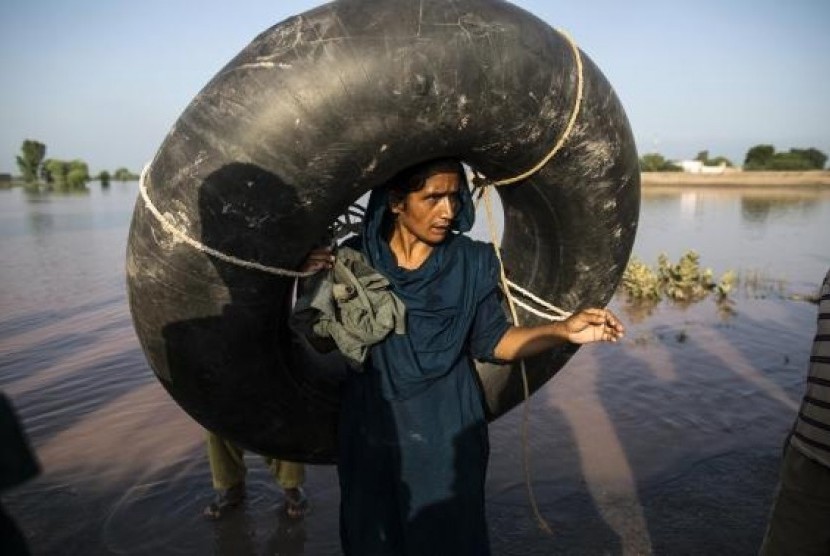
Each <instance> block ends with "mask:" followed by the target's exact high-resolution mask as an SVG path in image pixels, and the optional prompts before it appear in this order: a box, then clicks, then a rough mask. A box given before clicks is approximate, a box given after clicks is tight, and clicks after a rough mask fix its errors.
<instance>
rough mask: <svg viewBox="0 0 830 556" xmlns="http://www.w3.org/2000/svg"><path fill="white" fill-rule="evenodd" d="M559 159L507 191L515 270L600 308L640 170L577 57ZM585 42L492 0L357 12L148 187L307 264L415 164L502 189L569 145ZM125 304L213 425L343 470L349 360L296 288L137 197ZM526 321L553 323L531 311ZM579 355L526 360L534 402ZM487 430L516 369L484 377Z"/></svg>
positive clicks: (337, 5) (227, 236)
mask: <svg viewBox="0 0 830 556" xmlns="http://www.w3.org/2000/svg"><path fill="white" fill-rule="evenodd" d="M583 63H584V72H583V73H584V98H583V101H582V108H581V112H580V115H579V118H578V120H577V122H576V125H575V127H574V129H573V132H572V133H571V135H570V136H569V138H568V141H567V142H566V143H565V146H564V148H563V149H562V150H561V151H560V152H559V153H558V154H557V155H556V156H555V157H554V158H553V159H552V160H551V161H550V162H549V163H548V164H547V165H546V166H544V167H543V168H542V169H541V170H540V171H539V172H538V173H536V174H535V175H534V176H533V177H532V178H530V179H528V180H526V181H525V182H523V183H520V184H516V185H513V186H506V187H502V188H500V189H499V194H500V195H501V200H502V204H503V206H504V212H505V234H504V245H503V246H504V253H505V263H506V266H507V268H508V269H509V272H510V277H511V279H512V280H514V281H515V282H517V283H519V284H521V285H523V286H524V287H527V288H528V289H530V290H532V291H534V292H535V293H537V294H538V295H540V296H541V297H543V298H545V299H548V300H550V301H552V302H554V303H556V304H557V305H559V306H561V307H564V308H567V309H571V310H573V309H576V308H579V307H584V306H588V305H604V304H605V303H607V301H608V300H609V299H610V297H611V295H612V294H613V291H614V289H615V287H616V285H617V283H618V281H619V279H620V277H621V275H622V272H623V270H624V267H625V264H626V262H627V260H628V257H629V254H630V250H631V247H632V244H633V242H634V236H635V232H636V227H637V218H638V211H639V168H638V160H637V153H636V149H635V146H634V141H633V137H632V134H631V130H630V127H629V124H628V121H627V119H626V117H625V113H624V111H623V109H622V107H621V105H620V103H619V100H618V99H617V97H616V95H615V94H614V92H613V90H612V88H611V86H610V85H609V83H608V82H607V81H606V79H605V78H604V77H603V75H602V74H601V72H600V71H599V70H598V69H597V67H596V66H595V65H594V64H593V63H592V62H591V61H590V60H589V59H588V58H587V56H585V55H584V54H583ZM577 73H578V72H577V71H576V65H575V62H574V57H573V54H572V52H571V47H570V45H569V43H568V42H567V41H566V40H565V39H563V37H562V36H561V35H559V34H558V33H557V32H556V31H554V30H553V29H552V28H551V27H549V26H548V25H547V24H546V23H544V22H542V21H540V20H539V19H537V18H535V17H534V16H532V15H531V14H529V13H527V12H525V11H523V10H521V9H519V8H517V7H515V6H513V5H511V4H508V3H506V2H501V1H497V0H456V1H454V2H446V1H445V0H424V1H423V2H412V1H411V0H341V1H339V2H334V3H331V4H327V5H324V6H321V7H319V8H317V9H314V10H311V11H309V12H306V13H304V14H301V15H298V16H296V17H293V18H290V19H288V20H286V21H283V22H282V23H279V24H278V25H276V26H274V27H272V28H270V29H268V30H267V31H265V32H264V33H262V34H261V35H260V36H258V37H257V38H255V39H254V40H253V42H251V44H250V45H248V46H247V47H246V48H245V49H244V50H243V51H242V52H241V53H240V54H239V55H237V56H236V57H235V58H234V59H233V60H232V61H231V62H230V63H229V64H228V65H227V66H225V67H224V68H223V69H222V70H221V71H220V72H219V73H218V74H217V75H216V76H215V77H214V78H213V79H212V80H211V81H210V83H208V84H207V86H205V88H204V89H203V90H202V91H201V92H200V93H199V94H198V96H197V97H196V98H195V99H194V100H193V101H192V102H191V104H190V106H188V107H187V109H186V110H185V111H184V113H183V114H182V115H181V117H180V118H179V120H178V121H177V122H176V123H175V125H174V127H173V129H172V130H171V131H170V133H169V135H168V136H167V138H166V139H165V141H164V143H163V144H162V146H161V147H160V149H159V151H158V153H157V154H156V156H155V158H154V160H153V161H152V164H151V165H150V168H149V170H148V173H147V176H146V182H145V183H146V185H147V189H148V192H149V196H150V198H151V199H152V201H153V203H154V204H155V205H156V206H157V207H158V208H159V210H160V211H161V212H162V213H163V214H165V215H166V217H167V218H168V219H169V220H170V221H172V222H173V223H175V225H176V226H177V227H178V228H179V229H181V230H182V231H184V232H185V233H187V234H188V235H189V236H190V237H192V238H195V239H197V240H198V241H200V242H202V243H203V244H205V245H208V246H210V247H212V248H214V249H217V250H219V251H222V252H224V253H227V254H229V255H233V256H236V257H238V258H241V259H246V260H253V261H257V262H259V263H262V264H265V265H269V266H276V267H282V268H296V267H297V266H298V265H299V264H300V263H301V261H302V260H303V259H304V256H305V254H306V253H307V252H308V251H309V249H310V248H311V247H312V246H313V245H314V244H315V243H316V242H317V241H318V240H319V238H320V237H321V236H322V234H323V232H324V231H325V229H326V227H327V226H328V224H329V223H330V222H331V221H332V220H334V219H335V218H336V216H337V215H338V214H340V213H341V212H343V211H344V210H345V209H346V207H347V206H348V205H349V204H350V203H352V202H353V201H355V200H356V199H358V198H359V197H360V196H361V195H363V194H364V193H365V192H367V191H368V190H370V189H371V188H373V187H375V186H377V185H379V184H381V183H383V182H384V181H385V180H386V179H388V178H389V177H391V176H392V175H393V174H395V173H396V172H397V171H399V170H401V169H402V168H404V167H406V166H409V165H412V164H415V163H418V162H421V161H424V160H427V159H430V158H435V157H446V156H452V157H457V158H460V159H462V160H464V161H465V162H467V163H468V164H470V165H471V166H472V167H474V168H476V169H477V170H479V171H481V172H482V173H484V174H485V175H487V176H488V177H489V178H492V179H501V178H507V177H511V176H514V175H517V174H520V173H522V172H524V171H525V170H527V169H529V168H531V167H533V166H534V165H535V164H536V163H537V162H538V161H540V160H542V159H543V158H544V156H545V155H546V154H547V153H548V152H549V151H550V150H551V148H552V147H553V145H554V144H555V143H556V141H557V140H558V138H559V137H560V135H561V134H562V133H563V131H564V129H565V127H566V125H567V121H568V119H569V117H570V115H571V112H572V110H573V107H574V100H575V98H576V90H577V87H576V84H577ZM127 282H128V290H129V300H130V308H131V310H132V315H133V321H134V324H135V328H136V331H137V333H138V336H139V338H140V341H141V344H142V346H143V348H144V351H145V352H146V355H147V357H148V360H149V362H150V365H151V366H152V368H153V370H154V372H155V373H156V375H157V376H158V377H159V379H160V380H161V382H162V384H163V385H164V386H165V388H167V390H168V391H169V392H170V394H171V395H172V396H173V398H174V399H175V400H176V401H177V402H178V403H179V404H180V405H181V406H182V407H183V408H184V409H185V410H186V411H187V412H188V413H189V414H190V415H191V416H192V417H194V418H195V419H196V420H197V421H198V422H199V423H201V424H202V425H203V426H205V427H208V428H210V429H212V430H214V431H216V432H217V433H218V434H220V435H222V436H225V437H228V438H230V439H232V440H234V441H236V442H238V443H239V444H240V445H242V446H244V447H246V448H249V449H252V450H255V451H258V452H261V453H266V454H271V455H275V456H278V457H281V458H284V459H290V460H296V461H306V462H313V463H324V462H331V461H333V459H334V456H335V451H336V450H335V438H336V437H335V435H336V421H337V399H338V396H337V380H338V373H339V359H338V358H337V357H336V356H334V357H329V358H320V357H316V356H314V355H313V354H309V353H308V351H307V350H306V349H303V348H302V347H300V346H298V344H297V343H296V342H297V340H296V339H295V338H293V337H292V335H291V334H290V333H289V331H288V328H287V324H286V322H287V315H288V312H289V310H290V300H291V295H292V290H293V285H294V280H293V279H290V278H282V277H277V276H273V275H269V274H266V273H263V272H260V271H256V270H249V269H245V268H241V267H238V266H234V265H231V264H227V263H224V262H221V261H219V260H217V259H214V258H212V257H210V256H208V255H206V254H204V253H202V252H200V251H198V250H196V249H194V248H193V247H191V246H188V245H186V244H184V243H182V242H179V241H177V240H176V239H175V238H174V237H173V236H171V235H170V234H169V233H167V232H166V231H164V230H163V229H162V228H161V226H160V224H159V222H158V221H157V220H156V219H155V217H154V216H153V215H152V214H151V213H150V212H149V211H148V210H147V208H146V207H145V205H144V203H143V202H142V200H141V199H140V198H139V201H138V202H137V205H136V208H135V212H134V215H133V220H132V226H131V229H130V237H129V242H128V253H127ZM522 319H523V322H527V323H531V322H537V321H536V320H534V318H532V317H531V316H529V315H526V314H523V315H522ZM571 354H572V351H569V350H567V349H563V350H559V351H556V352H552V353H550V354H547V355H543V356H539V357H535V358H533V359H531V360H529V361H528V369H529V376H530V380H531V387H532V389H534V390H535V389H536V388H538V387H539V386H540V385H542V384H543V383H544V382H545V381H547V380H548V379H549V378H550V377H551V376H553V374H555V373H556V372H557V371H558V370H559V369H560V368H561V367H562V366H563V365H564V364H565V363H566V362H567V360H568V358H569V357H570V355H571ZM479 374H480V376H481V380H482V385H483V388H484V391H485V394H486V398H487V404H488V409H489V412H490V416H491V418H495V417H497V416H498V415H500V414H501V413H503V412H505V411H507V410H508V409H510V408H511V407H513V406H515V405H516V404H517V403H518V402H520V401H521V399H522V392H521V379H520V376H519V374H518V373H515V372H514V373H509V372H508V371H507V370H505V369H499V368H494V367H488V366H483V367H480V368H479Z"/></svg>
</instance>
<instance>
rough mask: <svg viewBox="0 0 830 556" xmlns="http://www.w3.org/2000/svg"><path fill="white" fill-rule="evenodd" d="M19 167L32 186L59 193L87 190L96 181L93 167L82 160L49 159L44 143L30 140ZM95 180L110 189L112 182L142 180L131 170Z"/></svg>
mask: <svg viewBox="0 0 830 556" xmlns="http://www.w3.org/2000/svg"><path fill="white" fill-rule="evenodd" d="M17 167H18V169H19V170H20V175H21V177H22V179H23V181H24V182H25V183H26V184H27V185H30V186H40V185H45V186H47V187H50V188H55V189H70V190H77V189H84V188H85V187H86V184H87V182H88V181H90V180H91V179H93V178H92V177H91V176H90V174H89V165H87V163H86V162H84V161H83V160H80V159H74V160H59V159H56V158H46V145H45V144H43V143H41V142H40V141H35V140H32V139H26V140H25V141H23V144H22V145H21V146H20V154H19V155H17ZM95 179H98V180H100V181H101V185H102V186H104V187H106V186H108V185H109V184H110V181H112V180H115V181H131V180H136V179H138V176H137V175H136V174H134V173H133V172H131V171H130V170H128V169H127V168H123V167H122V168H118V169H117V170H115V171H114V172H113V173H112V174H110V173H109V172H108V171H107V170H103V171H101V172H100V173H99V174H98V175H97V176H96V177H95Z"/></svg>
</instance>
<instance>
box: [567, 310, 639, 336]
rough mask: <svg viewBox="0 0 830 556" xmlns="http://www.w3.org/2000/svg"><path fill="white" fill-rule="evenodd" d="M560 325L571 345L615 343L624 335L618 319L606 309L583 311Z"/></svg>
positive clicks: (623, 329)
mask: <svg viewBox="0 0 830 556" xmlns="http://www.w3.org/2000/svg"><path fill="white" fill-rule="evenodd" d="M562 324H563V325H564V329H565V330H564V331H565V334H566V339H567V340H568V341H569V342H571V343H573V344H589V343H591V342H616V341H617V340H619V339H620V338H622V337H623V335H624V334H625V328H624V327H623V325H622V323H621V322H620V319H618V318H617V315H615V314H614V313H612V312H611V311H609V310H608V309H583V310H582V311H579V312H578V313H574V314H573V315H571V316H570V317H568V318H567V319H565V321H563V323H562Z"/></svg>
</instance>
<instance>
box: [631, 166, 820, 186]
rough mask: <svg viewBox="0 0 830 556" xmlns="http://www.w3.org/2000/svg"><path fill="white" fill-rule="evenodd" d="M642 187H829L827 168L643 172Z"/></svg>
mask: <svg viewBox="0 0 830 556" xmlns="http://www.w3.org/2000/svg"><path fill="white" fill-rule="evenodd" d="M640 176H641V182H642V185H643V186H644V187H648V186H679V187H709V186H711V187H724V186H726V187H776V186H778V187H780V186H786V187H812V188H816V187H818V188H825V187H826V188H830V170H812V171H809V172H741V171H734V172H727V173H723V174H687V173H685V172H643V173H642V174H640Z"/></svg>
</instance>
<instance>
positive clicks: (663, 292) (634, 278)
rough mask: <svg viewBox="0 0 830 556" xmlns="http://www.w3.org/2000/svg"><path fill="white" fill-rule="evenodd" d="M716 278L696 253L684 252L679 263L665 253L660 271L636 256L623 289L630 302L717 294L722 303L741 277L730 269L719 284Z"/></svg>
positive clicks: (692, 298) (688, 299) (659, 260)
mask: <svg viewBox="0 0 830 556" xmlns="http://www.w3.org/2000/svg"><path fill="white" fill-rule="evenodd" d="M713 276H714V273H713V272H712V269H710V268H704V269H701V268H700V255H698V254H697V253H696V252H695V251H687V252H686V253H684V254H683V256H681V257H680V260H679V261H678V262H677V264H672V263H671V262H670V261H669V258H668V256H667V255H666V254H665V253H661V254H660V256H659V257H658V258H657V268H656V270H652V269H651V268H650V267H649V266H648V265H647V264H645V263H643V262H642V261H641V260H640V259H638V258H637V257H632V258H631V261H630V262H629V263H628V266H627V267H626V269H625V272H624V273H623V278H622V284H621V287H622V289H623V290H625V292H626V294H627V295H628V298H629V299H630V300H636V301H646V302H647V301H659V300H660V299H663V298H664V297H666V298H668V299H671V300H672V301H684V302H693V301H699V300H701V299H703V298H705V297H706V296H707V295H708V294H709V293H710V292H715V293H716V295H717V296H718V300H719V301H720V300H723V299H725V298H726V297H727V295H728V294H729V292H730V291H732V289H733V288H734V286H735V283H736V281H737V275H736V274H735V272H734V271H731V270H730V271H728V272H726V273H725V274H724V275H723V276H722V277H721V279H720V281H718V282H715V281H714V279H713Z"/></svg>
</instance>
